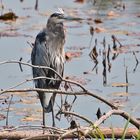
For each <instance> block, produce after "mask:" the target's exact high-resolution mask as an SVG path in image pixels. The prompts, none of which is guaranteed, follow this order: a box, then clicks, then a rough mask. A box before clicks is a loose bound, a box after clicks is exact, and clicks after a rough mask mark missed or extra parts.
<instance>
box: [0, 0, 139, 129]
mask: <svg viewBox="0 0 140 140" xmlns="http://www.w3.org/2000/svg"><path fill="white" fill-rule="evenodd" d="M2 4H3V5H4V9H3V10H2V9H1V13H5V12H8V11H13V12H14V13H16V15H17V16H18V17H19V18H18V19H17V20H16V21H12V22H11V21H7V22H5V21H1V22H0V33H1V37H0V61H5V60H19V59H20V58H22V61H24V62H30V53H31V47H30V45H29V44H28V43H27V42H30V43H33V42H34V39H35V37H36V34H37V33H38V32H39V31H40V30H41V29H42V28H43V27H45V25H46V21H47V19H48V16H49V15H50V14H51V13H52V12H54V11H56V9H57V8H58V7H62V8H63V9H64V11H65V12H66V14H67V15H72V16H73V15H74V16H77V17H82V18H83V19H84V20H83V21H81V22H70V23H65V26H66V28H67V38H66V44H65V51H66V52H74V53H75V54H79V53H80V54H81V55H80V56H78V57H73V58H72V59H71V60H69V61H67V62H66V64H65V76H68V77H70V78H72V79H73V80H76V81H79V82H81V84H83V86H85V88H87V89H88V90H91V91H93V93H96V94H98V95H99V96H102V97H104V98H106V99H108V100H109V101H110V102H112V103H116V104H117V105H119V106H120V108H122V109H124V110H126V111H128V112H129V113H131V114H132V115H134V116H136V117H139V115H140V113H139V112H140V109H139V100H140V93H139V89H140V86H139V79H140V67H139V64H138V65H136V64H137V61H136V59H138V61H140V55H139V51H140V47H139V46H140V28H139V25H140V19H139V16H140V15H139V12H140V10H139V5H140V2H139V0H133V1H129V0H126V1H125V0H124V1H119V2H118V3H116V2H114V3H111V2H108V1H105V2H99V3H96V4H95V5H93V3H92V1H90V0H87V1H84V2H83V3H76V2H74V1H72V0H71V1H67V2H66V1H64V0H61V1H60V0H55V1H51V0H48V1H39V3H38V7H37V10H35V1H23V2H20V1H19V0H15V1H14V2H11V1H8V0H5V1H3V3H2ZM114 7H115V8H114ZM112 11H113V12H112ZM111 12H112V15H111ZM95 19H100V20H101V21H102V23H100V24H96V23H95V22H94V20H95ZM91 26H92V27H94V29H95V30H96V31H95V32H94V36H93V39H92V42H91V45H89V44H90V40H91V35H90V31H89V29H90V27H91ZM4 33H6V34H4ZM112 35H114V36H115V37H116V38H117V40H119V42H120V43H121V44H122V47H120V45H119V43H118V42H116V44H117V50H113V42H112V38H111V36H112ZM104 38H105V42H106V43H105V48H104V46H103V39H104ZM95 39H97V46H96V50H97V53H98V57H97V61H98V64H97V66H96V67H95V62H94V60H92V59H91V58H90V57H89V53H90V51H91V50H92V48H93V47H94V46H95ZM108 46H110V49H111V51H110V54H109V58H110V59H109V60H110V63H109V64H110V66H111V68H110V70H108V69H109V65H108V61H106V69H105V66H104V65H103V58H104V56H103V52H107V50H108ZM134 53H135V55H134ZM114 54H115V55H116V56H117V57H115V59H113V57H114ZM94 67H95V68H94ZM126 69H127V78H128V86H126ZM105 70H106V71H105ZM30 78H32V73H31V68H29V67H26V66H23V72H21V70H20V68H19V66H18V64H6V65H1V66H0V88H1V89H7V88H10V87H12V86H13V85H16V84H18V83H20V82H22V81H24V80H25V79H30ZM27 87H33V83H32V82H28V83H26V84H24V85H21V86H20V87H18V88H27ZM73 98H74V97H68V102H69V103H70V102H72V99H73ZM9 100H10V95H9V94H4V95H3V96H1V99H0V110H1V112H0V113H1V114H3V115H6V112H7V106H8V102H9ZM56 102H57V104H60V97H59V96H58V97H57V101H56ZM57 104H55V112H57V111H58V109H59V108H58V106H57ZM98 108H100V109H101V111H102V112H103V113H104V112H107V111H108V110H109V109H110V108H109V107H107V106H106V105H104V104H103V103H101V102H100V101H97V100H96V99H94V98H91V97H88V96H80V97H77V99H76V102H75V103H74V105H73V107H72V110H73V111H75V112H77V113H79V114H81V115H84V116H86V117H88V118H90V119H91V120H93V121H94V120H96V119H97V117H96V111H97V109H98ZM41 114H42V113H41V106H40V103H39V100H38V99H37V96H36V93H35V92H33V93H16V94H15V93H14V97H13V99H12V104H11V107H10V113H9V125H21V124H41ZM47 117H48V120H49V121H47V124H49V125H51V114H49V115H47ZM73 119H76V118H73ZM76 120H77V119H76ZM77 121H78V122H79V123H80V124H84V125H85V124H86V123H85V122H83V121H80V120H79V119H78V120H77ZM120 121H124V120H123V119H121V118H117V117H111V118H110V119H109V120H108V121H107V122H105V124H104V125H112V124H113V126H116V125H117V126H118V124H119V126H120V123H118V122H120ZM114 122H115V123H114ZM122 124H123V123H122ZM0 125H1V126H3V125H5V120H2V121H0ZM57 126H62V127H68V126H69V122H68V121H67V119H66V118H63V117H62V120H61V121H58V120H57ZM122 126H123V125H122Z"/></svg>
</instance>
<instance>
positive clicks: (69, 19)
mask: <svg viewBox="0 0 140 140" xmlns="http://www.w3.org/2000/svg"><path fill="white" fill-rule="evenodd" d="M63 19H64V20H66V21H80V20H83V19H82V18H78V17H71V16H68V17H64V18H63Z"/></svg>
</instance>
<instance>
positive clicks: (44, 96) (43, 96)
mask: <svg viewBox="0 0 140 140" xmlns="http://www.w3.org/2000/svg"><path fill="white" fill-rule="evenodd" d="M55 97H56V93H53V94H50V93H42V92H39V98H40V101H41V105H42V107H43V109H44V111H45V112H46V113H49V112H51V111H52V109H53V106H54V102H55Z"/></svg>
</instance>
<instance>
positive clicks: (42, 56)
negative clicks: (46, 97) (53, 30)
mask: <svg viewBox="0 0 140 140" xmlns="http://www.w3.org/2000/svg"><path fill="white" fill-rule="evenodd" d="M52 43H53V40H51V38H50V36H49V35H48V34H47V31H42V32H40V33H39V34H38V35H37V37H36V40H35V46H34V48H33V50H32V54H31V60H32V64H33V65H40V66H47V67H50V68H53V69H54V70H55V71H57V72H58V73H59V74H60V75H61V76H63V70H64V62H63V60H61V59H63V58H62V56H61V55H60V56H58V55H56V54H55V53H54V52H55V51H56V50H54V52H53V51H52V48H51V47H52V46H51V45H52ZM39 76H46V77H50V78H58V76H57V75H56V74H55V73H54V72H53V71H52V70H49V69H39V68H33V77H39ZM35 85H36V87H38V88H59V85H60V81H53V80H48V79H47V80H45V79H40V80H36V81H35Z"/></svg>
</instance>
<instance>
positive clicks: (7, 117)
mask: <svg viewBox="0 0 140 140" xmlns="http://www.w3.org/2000/svg"><path fill="white" fill-rule="evenodd" d="M12 99H13V95H11V98H10V101H9V104H8V109H7V115H6V126H8V119H9V110H10V105H11V102H12Z"/></svg>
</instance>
